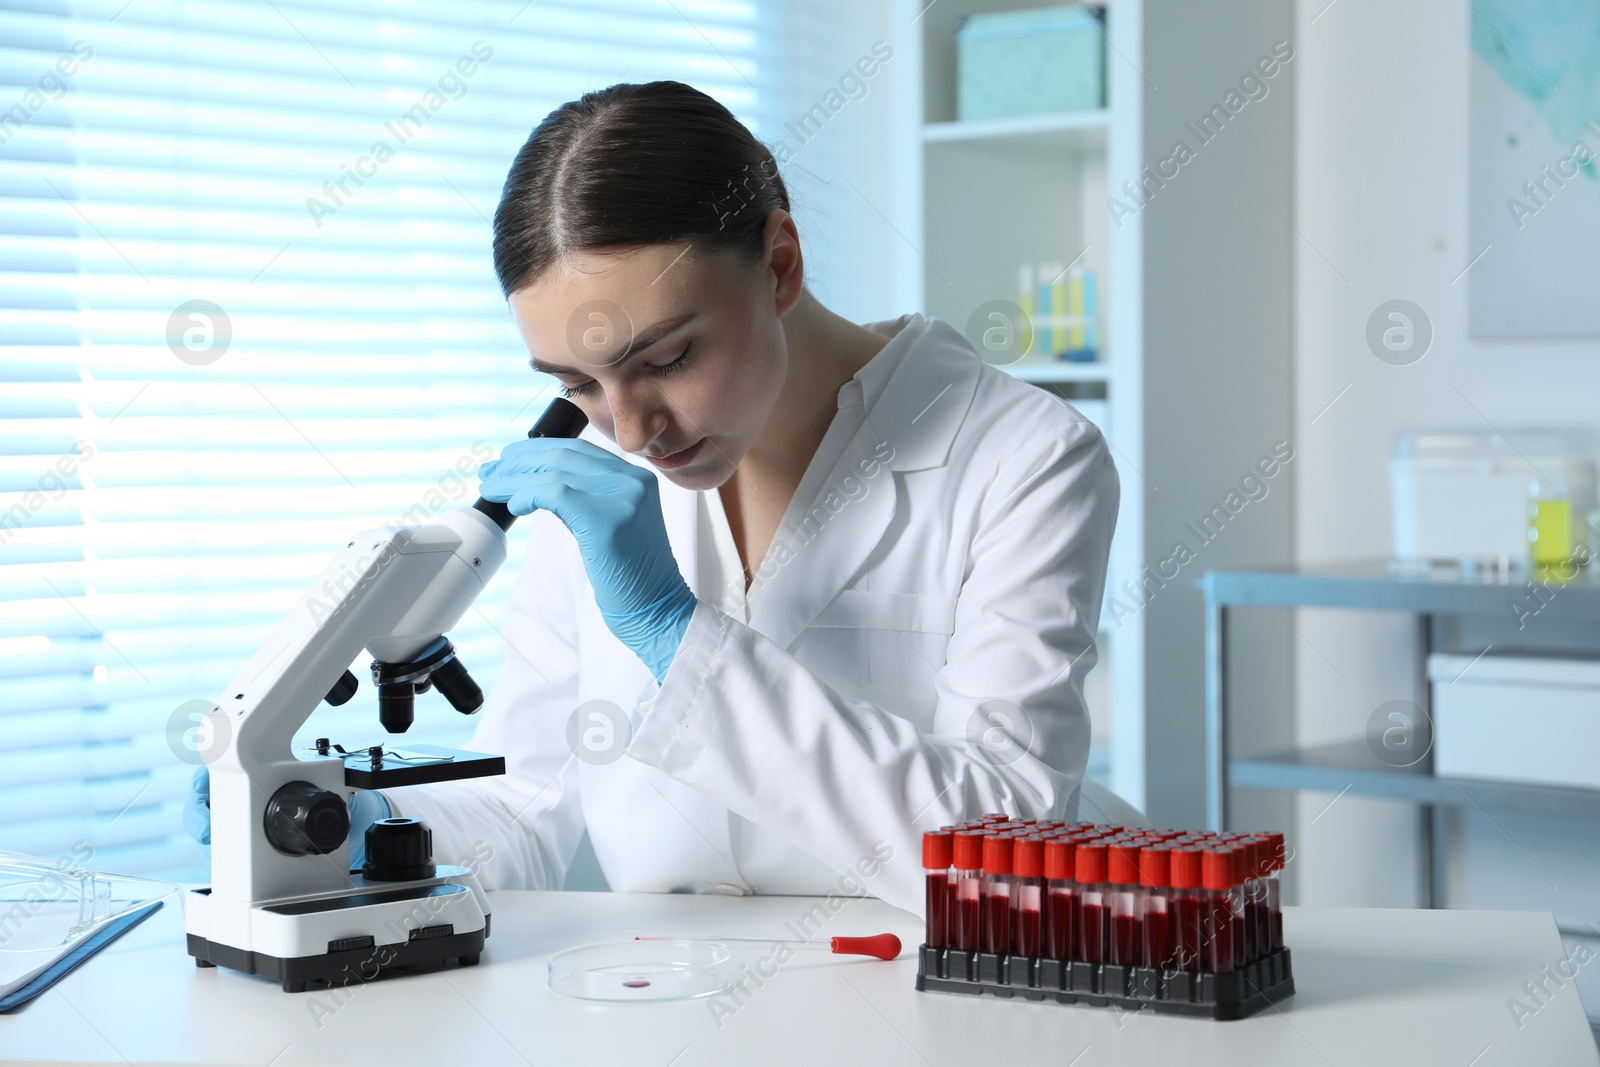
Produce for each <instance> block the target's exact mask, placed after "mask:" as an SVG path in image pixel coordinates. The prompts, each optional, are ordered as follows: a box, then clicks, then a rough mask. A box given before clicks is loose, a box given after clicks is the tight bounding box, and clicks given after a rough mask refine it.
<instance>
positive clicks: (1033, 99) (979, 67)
mask: <svg viewBox="0 0 1600 1067" xmlns="http://www.w3.org/2000/svg"><path fill="white" fill-rule="evenodd" d="M1104 22H1105V9H1104V8H1102V7H1091V6H1086V5H1077V4H1067V5H1064V6H1060V7H1036V8H1028V9H1026V10H1022V11H994V12H989V13H986V14H980V15H967V16H965V17H963V18H961V19H959V20H958V21H957V22H956V117H957V118H959V119H963V120H965V119H993V118H1011V117H1015V116H1019V115H1043V114H1053V113H1057V112H1065V111H1084V110H1089V109H1092V108H1101V107H1105V104H1106V90H1105V85H1106V77H1105V68H1106V60H1105V55H1106V54H1105V33H1104Z"/></svg>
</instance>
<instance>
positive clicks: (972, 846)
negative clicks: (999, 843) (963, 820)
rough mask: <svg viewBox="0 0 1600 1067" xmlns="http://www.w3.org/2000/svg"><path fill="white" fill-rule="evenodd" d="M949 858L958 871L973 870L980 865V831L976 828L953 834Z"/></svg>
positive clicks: (981, 847) (981, 836) (981, 846)
mask: <svg viewBox="0 0 1600 1067" xmlns="http://www.w3.org/2000/svg"><path fill="white" fill-rule="evenodd" d="M950 858H951V862H953V863H954V864H955V867H956V869H957V870H959V871H975V870H977V869H978V868H980V867H982V866H983V834H982V832H980V831H978V830H963V831H961V832H960V833H958V834H955V835H954V836H953V839H952V842H951V846H950Z"/></svg>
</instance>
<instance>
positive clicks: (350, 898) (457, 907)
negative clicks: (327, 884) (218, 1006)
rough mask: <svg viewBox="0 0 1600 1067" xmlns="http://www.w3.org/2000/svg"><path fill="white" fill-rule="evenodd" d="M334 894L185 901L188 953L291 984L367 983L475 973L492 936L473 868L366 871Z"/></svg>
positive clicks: (290, 987) (195, 896) (193, 893)
mask: <svg viewBox="0 0 1600 1067" xmlns="http://www.w3.org/2000/svg"><path fill="white" fill-rule="evenodd" d="M350 878H351V885H350V886H349V887H348V888H346V889H343V890H340V891H337V892H333V893H323V894H317V895H315V896H310V897H304V898H298V899H295V898H277V899H274V900H271V901H239V900H225V899H221V898H218V897H216V896H214V895H213V894H212V891H211V888H210V887H206V888H202V889H192V890H190V891H189V892H188V893H187V894H186V898H185V902H184V913H185V923H184V924H185V934H186V936H187V939H188V943H187V949H188V953H189V955H191V956H193V957H194V960H195V966H197V967H218V966H220V967H225V968H227V969H228V970H231V971H242V972H243V973H245V974H256V975H261V976H263V977H266V978H272V979H275V980H277V981H278V982H280V983H282V985H283V991H284V992H285V993H300V992H304V991H305V988H306V983H307V982H326V983H328V984H329V985H330V986H335V985H337V986H348V985H360V984H361V983H363V982H369V981H372V980H373V979H375V978H377V977H379V975H380V973H382V974H406V973H415V972H419V971H436V970H439V969H440V968H442V967H444V966H445V965H446V964H447V963H449V961H451V960H455V961H456V963H457V965H458V966H461V967H471V966H473V965H474V964H476V963H477V962H478V956H479V954H480V953H481V952H482V951H483V945H484V941H485V939H487V938H488V936H489V919H490V915H489V906H488V905H489V899H488V896H487V895H486V894H485V893H484V892H483V890H482V888H481V887H480V886H479V885H478V881H477V878H476V877H475V876H474V874H473V873H472V871H470V870H468V869H467V868H465V867H455V866H448V865H443V864H441V865H439V866H438V868H437V874H436V875H435V877H433V878H428V879H419V880H417V881H412V882H372V881H368V880H367V879H366V878H365V877H363V876H362V874H361V872H360V871H359V870H353V871H351V872H350Z"/></svg>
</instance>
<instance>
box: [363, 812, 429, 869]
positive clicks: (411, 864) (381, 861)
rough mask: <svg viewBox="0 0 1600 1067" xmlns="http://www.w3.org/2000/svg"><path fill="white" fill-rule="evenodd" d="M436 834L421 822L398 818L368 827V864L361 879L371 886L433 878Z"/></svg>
mask: <svg viewBox="0 0 1600 1067" xmlns="http://www.w3.org/2000/svg"><path fill="white" fill-rule="evenodd" d="M436 872H437V868H436V867H435V866H434V863H433V831H432V830H430V829H428V827H427V825H426V824H424V823H423V821H422V820H421V819H416V818H411V817H408V816H403V815H397V816H394V817H392V818H388V819H379V820H378V821H377V822H375V823H373V824H372V825H371V826H369V827H367V862H366V865H365V866H364V867H362V868H361V875H362V877H363V878H365V879H366V880H367V881H369V882H410V881H414V880H416V879H418V878H432V877H433V876H434V874H435V873H436Z"/></svg>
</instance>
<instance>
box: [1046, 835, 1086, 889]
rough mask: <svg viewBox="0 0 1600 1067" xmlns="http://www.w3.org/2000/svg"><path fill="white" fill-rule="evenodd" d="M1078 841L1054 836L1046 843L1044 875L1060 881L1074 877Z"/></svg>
mask: <svg viewBox="0 0 1600 1067" xmlns="http://www.w3.org/2000/svg"><path fill="white" fill-rule="evenodd" d="M1077 847H1078V845H1077V842H1075V841H1069V840H1067V839H1065V838H1061V837H1053V838H1051V839H1050V840H1048V841H1046V842H1045V843H1044V876H1045V877H1046V878H1054V879H1056V880H1058V881H1066V880H1069V879H1071V878H1072V872H1073V868H1074V859H1073V857H1074V854H1075V853H1076V851H1077Z"/></svg>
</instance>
